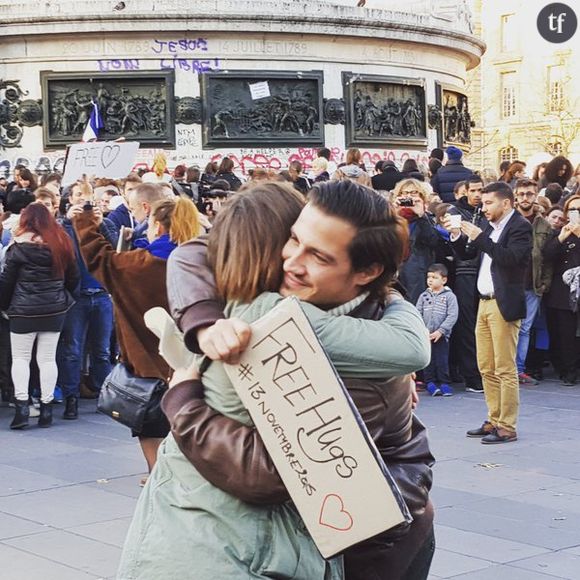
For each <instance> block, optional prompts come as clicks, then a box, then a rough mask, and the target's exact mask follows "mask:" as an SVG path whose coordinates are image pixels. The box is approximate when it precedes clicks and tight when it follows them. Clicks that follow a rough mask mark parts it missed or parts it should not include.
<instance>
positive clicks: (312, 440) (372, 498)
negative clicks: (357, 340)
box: [226, 298, 410, 558]
mask: <svg viewBox="0 0 580 580" xmlns="http://www.w3.org/2000/svg"><path fill="white" fill-rule="evenodd" d="M226 370H227V373H228V375H229V377H230V379H231V380H232V382H233V384H234V386H235V388H236V391H237V392H238V394H239V396H240V398H241V399H242V401H243V403H244V405H245V406H246V408H247V409H248V411H249V413H250V415H251V417H252V419H253V421H254V423H255V425H256V427H257V429H258V431H259V433H260V436H261V437H262V439H263V441H264V444H265V445H266V448H267V449H268V452H269V453H270V455H271V457H272V460H273V461H274V464H275V465H276V469H277V470H278V473H279V474H280V476H281V478H282V480H283V481H284V484H285V485H286V488H287V489H288V492H289V493H290V496H291V497H292V500H293V501H294V503H295V505H296V507H297V509H298V511H299V512H300V515H301V516H302V519H303V520H304V523H305V524H306V527H307V528H308V531H309V532H310V535H311V536H312V538H313V540H314V542H315V543H316V545H317V546H318V549H319V550H320V553H321V554H322V555H323V556H324V557H325V558H328V557H330V556H333V555H334V554H337V553H338V552H341V551H342V550H344V549H346V548H348V547H349V546H352V545H353V544H356V543H358V542H360V541H362V540H365V539H367V538H369V537H371V536H374V535H376V534H379V533H381V532H383V531H385V530H388V529H390V528H392V527H394V526H396V525H398V524H400V523H402V522H404V521H409V520H410V515H409V512H408V510H407V509H406V506H405V504H404V502H403V500H402V498H401V496H400V492H399V491H398V489H397V488H396V485H395V484H394V482H393V480H392V478H390V476H389V474H388V472H387V470H386V467H385V465H384V463H383V461H382V459H380V456H379V453H378V451H377V449H376V447H375V446H374V443H373V441H372V439H371V437H370V435H369V434H368V431H367V430H366V427H365V426H364V423H363V422H362V420H361V418H360V415H359V414H358V411H356V408H355V407H354V405H353V403H352V400H351V399H350V397H349V395H348V393H347V391H346V389H345V388H344V385H343V384H342V382H341V381H340V378H339V377H338V376H337V374H336V371H335V370H334V367H333V366H332V364H331V363H330V361H329V360H328V357H327V356H326V353H325V351H324V350H323V348H322V346H321V345H320V343H319V342H318V339H317V337H316V335H315V333H314V331H313V330H312V327H311V326H310V323H309V322H308V319H307V318H306V315H305V314H304V312H303V311H302V309H301V308H300V303H299V302H298V300H296V299H295V298H287V299H286V300H284V301H283V302H282V303H281V304H279V305H278V306H277V307H276V308H274V309H273V310H272V311H271V312H270V313H268V314H267V315H266V316H264V317H263V318H261V319H260V320H258V321H257V322H255V323H254V324H252V340H251V343H250V346H249V347H248V348H247V350H246V351H245V353H244V355H243V356H242V359H241V360H240V362H239V364H237V365H226Z"/></svg>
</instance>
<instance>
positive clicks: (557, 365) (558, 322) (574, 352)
mask: <svg viewBox="0 0 580 580" xmlns="http://www.w3.org/2000/svg"><path fill="white" fill-rule="evenodd" d="M547 320H548V333H549V334H550V358H551V360H552V364H553V365H554V369H556V371H557V372H558V373H559V374H560V376H562V377H564V376H571V375H572V376H574V375H576V372H577V371H576V369H577V366H578V360H579V355H580V348H579V346H580V342H579V340H578V338H577V336H576V331H577V327H578V315H577V314H576V313H575V312H572V311H571V310H560V309H559V308H548V311H547Z"/></svg>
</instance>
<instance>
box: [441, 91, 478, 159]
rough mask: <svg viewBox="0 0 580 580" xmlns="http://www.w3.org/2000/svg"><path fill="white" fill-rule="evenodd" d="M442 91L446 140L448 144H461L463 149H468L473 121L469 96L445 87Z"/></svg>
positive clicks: (444, 135)
mask: <svg viewBox="0 0 580 580" xmlns="http://www.w3.org/2000/svg"><path fill="white" fill-rule="evenodd" d="M442 91H443V98H442V101H443V139H444V142H445V144H446V145H452V144H453V145H461V146H463V147H462V148H463V149H466V148H467V149H468V148H469V145H470V144H471V127H472V126H473V122H472V120H471V115H470V114H469V102H468V99H467V96H466V95H464V94H462V93H460V92H458V91H454V90H450V89H445V88H444V89H442Z"/></svg>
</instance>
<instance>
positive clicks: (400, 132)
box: [343, 73, 427, 147]
mask: <svg viewBox="0 0 580 580" xmlns="http://www.w3.org/2000/svg"><path fill="white" fill-rule="evenodd" d="M343 85H344V92H345V100H346V112H347V122H346V133H347V146H349V147H350V146H352V145H365V146H371V147H372V146H374V145H380V146H383V145H387V146H404V147H424V146H425V145H426V143H427V126H426V110H425V89H424V87H423V82H422V80H420V79H403V78H398V77H380V76H374V75H355V74H352V73H343Z"/></svg>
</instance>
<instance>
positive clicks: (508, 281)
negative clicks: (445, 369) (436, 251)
mask: <svg viewBox="0 0 580 580" xmlns="http://www.w3.org/2000/svg"><path fill="white" fill-rule="evenodd" d="M481 199H482V207H483V213H484V215H485V217H486V218H487V220H488V222H489V225H488V227H487V228H486V229H485V230H482V229H481V228H479V227H477V226H476V225H475V224H473V223H470V222H468V221H462V222H461V228H460V229H457V228H454V227H452V225H451V219H450V218H447V219H446V224H445V225H446V227H447V228H448V229H450V230H451V242H452V244H453V246H454V249H455V250H456V251H457V253H458V254H459V255H460V256H462V257H463V258H469V257H475V256H477V258H478V260H479V269H478V274H477V291H478V294H479V310H478V312H477V325H476V331H475V339H476V345H477V363H478V366H479V371H480V373H481V378H482V380H483V389H484V394H485V402H486V404H487V409H488V418H487V420H486V421H485V422H484V423H483V425H482V426H481V427H478V428H477V429H471V430H470V431H467V436H468V437H481V438H482V439H481V441H482V443H484V444H495V443H509V442H512V441H516V440H517V432H516V423H517V418H518V411H519V384H518V376H517V368H516V349H517V343H518V334H519V330H520V325H521V320H522V319H523V318H525V317H526V298H525V293H524V286H525V284H524V280H525V273H526V267H527V263H528V261H529V259H530V255H531V251H532V226H531V225H530V223H529V222H528V220H526V218H524V217H523V216H522V215H520V214H519V213H518V212H517V211H515V209H514V194H513V191H512V188H511V187H510V186H509V185H508V184H507V183H503V182H495V183H490V184H489V185H487V186H486V187H484V188H483V189H482V192H481Z"/></svg>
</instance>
